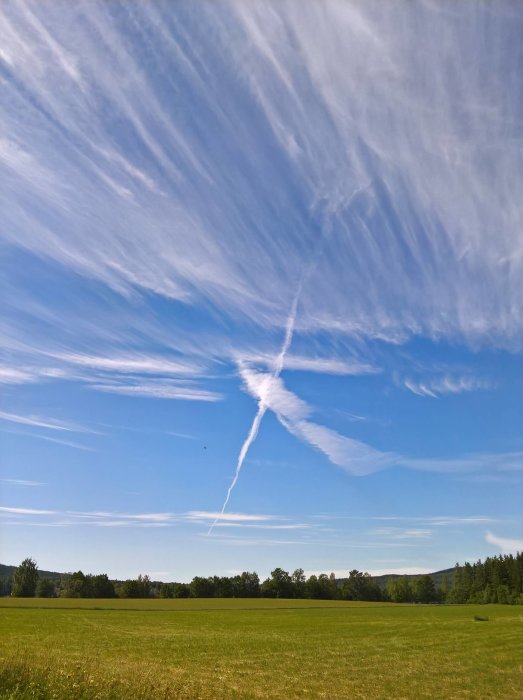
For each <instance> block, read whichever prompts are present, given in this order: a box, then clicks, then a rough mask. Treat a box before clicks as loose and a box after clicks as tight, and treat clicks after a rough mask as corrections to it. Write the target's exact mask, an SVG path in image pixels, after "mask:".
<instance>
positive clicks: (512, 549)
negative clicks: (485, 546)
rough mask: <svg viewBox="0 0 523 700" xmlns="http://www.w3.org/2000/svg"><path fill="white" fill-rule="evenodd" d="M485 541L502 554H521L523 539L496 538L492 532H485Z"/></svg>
mask: <svg viewBox="0 0 523 700" xmlns="http://www.w3.org/2000/svg"><path fill="white" fill-rule="evenodd" d="M485 540H486V541H487V542H488V543H489V544H491V545H493V546H494V547H497V549H500V550H501V551H502V552H503V554H516V552H523V539H522V540H518V539H511V538H507V537H498V536H497V535H494V533H492V532H487V533H486V535H485Z"/></svg>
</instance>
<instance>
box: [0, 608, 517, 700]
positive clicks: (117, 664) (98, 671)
mask: <svg viewBox="0 0 523 700" xmlns="http://www.w3.org/2000/svg"><path fill="white" fill-rule="evenodd" d="M475 615H477V616H481V617H483V618H484V617H488V618H489V619H488V621H476V620H475V619H474V616H475ZM522 623H523V609H522V608H521V607H519V606H500V605H487V606H473V605H466V606H465V605H464V606H433V605H427V606H422V605H394V604H390V603H389V604H383V603H381V604H380V603H351V602H340V601H318V600H315V601H311V600H269V599H261V600H259V599H189V600H92V599H90V600H78V599H57V600H54V599H15V598H3V599H0V697H1V698H2V699H9V700H29V698H31V700H40V699H41V700H51V699H53V700H66V699H67V700H68V699H69V698H78V699H82V700H94V699H98V700H124V699H125V700H131V699H134V698H141V699H143V700H153V699H154V700H158V699H159V700H161V699H164V700H168V699H170V698H172V699H174V698H183V699H186V700H198V699H201V700H212V699H215V698H216V699H218V698H224V699H225V698H253V699H254V698H274V699H278V700H280V699H282V698H300V699H301V698H327V699H328V700H335V699H336V698H347V699H348V698H350V699H351V700H358V699H361V700H373V699H378V698H380V699H383V700H391V699H400V698H405V699H409V700H410V699H412V700H421V699H422V698H427V699H429V698H430V699H431V700H435V699H437V698H439V699H441V700H452V699H453V698H470V699H474V700H488V699H489V698H499V699H500V700H512V699H516V698H523V670H522V660H523V655H522V652H523V624H522Z"/></svg>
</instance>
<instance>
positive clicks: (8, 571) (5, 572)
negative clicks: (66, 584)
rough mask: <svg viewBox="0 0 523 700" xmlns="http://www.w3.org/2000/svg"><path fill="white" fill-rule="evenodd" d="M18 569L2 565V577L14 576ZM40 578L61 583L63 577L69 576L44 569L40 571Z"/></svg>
mask: <svg viewBox="0 0 523 700" xmlns="http://www.w3.org/2000/svg"><path fill="white" fill-rule="evenodd" d="M16 568H17V567H16V566H9V565H8V564H0V577H2V578H3V577H10V576H12V575H13V573H14V571H15V569H16ZM38 576H39V577H40V578H48V579H50V580H51V581H59V580H60V579H61V578H62V577H63V576H67V574H61V573H59V572H58V571H42V569H38Z"/></svg>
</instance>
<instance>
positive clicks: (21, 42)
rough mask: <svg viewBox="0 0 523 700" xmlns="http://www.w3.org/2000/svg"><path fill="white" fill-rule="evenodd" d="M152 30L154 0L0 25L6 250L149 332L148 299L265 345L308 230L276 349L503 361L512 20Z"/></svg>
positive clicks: (182, 22) (508, 276) (397, 10)
mask: <svg viewBox="0 0 523 700" xmlns="http://www.w3.org/2000/svg"><path fill="white" fill-rule="evenodd" d="M176 19H177V21H176V22H174V21H173V15H172V8H169V7H168V6H163V5H162V4H159V3H142V4H140V5H136V6H133V7H129V6H125V5H122V6H118V7H117V8H116V7H112V6H111V7H110V6H108V5H107V3H105V2H101V1H96V2H89V3H79V4H75V5H74V6H72V5H70V4H69V3H63V2H59V3H56V4H54V5H53V6H52V7H48V6H46V7H45V9H44V7H43V6H42V4H41V3H39V2H35V1H29V2H24V3H9V4H7V5H4V6H3V7H2V11H1V15H0V22H1V30H2V37H3V41H2V54H1V58H0V60H1V61H2V66H3V69H4V70H5V72H6V74H7V80H6V82H5V84H4V89H5V100H4V101H3V107H2V113H1V115H0V116H1V119H2V124H3V133H4V134H9V136H8V137H7V136H5V135H4V136H3V138H2V140H1V141H0V162H1V167H2V176H3V177H2V179H3V182H4V183H5V187H4V188H3V197H4V198H5V200H4V203H3V205H2V212H3V218H4V225H3V227H2V228H3V232H4V236H5V238H6V239H7V241H8V243H9V245H11V246H13V247H15V248H17V249H19V250H25V251H27V252H29V253H30V254H33V255H36V256H40V257H42V258H45V259H47V260H49V261H50V262H52V263H53V264H58V265H59V266H61V267H62V268H64V269H67V270H69V271H71V272H73V273H75V274H79V275H81V276H83V277H84V278H85V280H86V281H93V282H95V283H96V284H101V285H102V286H105V287H106V288H107V289H108V290H111V292H112V293H114V294H115V295H116V298H119V299H120V300H121V301H120V302H116V304H117V305H118V304H120V305H121V308H125V304H126V303H134V302H135V301H136V299H137V298H141V300H142V303H143V311H144V314H145V315H146V316H149V317H150V318H152V317H153V314H152V313H151V308H150V305H149V300H150V299H151V298H154V297H161V298H163V299H167V300H171V301H172V302H173V303H178V302H179V303H182V304H186V305H188V306H190V307H199V308H201V307H202V305H203V306H205V307H206V308H213V309H214V310H215V311H217V312H218V313H219V314H220V315H221V316H222V317H225V318H227V319H229V320H231V321H232V322H234V323H236V322H237V323H241V322H242V319H243V320H248V321H249V322H250V323H252V324H253V325H254V328H258V329H263V330H265V331H266V330H271V329H279V328H282V327H283V326H284V325H285V321H286V318H287V312H288V308H289V306H290V303H291V301H292V298H293V295H294V291H295V289H296V285H297V283H298V281H299V279H300V277H301V275H302V273H303V271H304V269H305V268H306V267H307V266H308V265H309V264H310V258H311V255H313V254H314V252H315V251H316V244H317V232H318V230H319V229H322V230H328V231H329V237H328V242H327V245H326V246H325V249H324V250H322V251H321V254H318V255H317V260H316V263H315V266H314V269H313V270H312V271H311V274H310V276H309V279H308V280H307V281H306V284H304V287H303V290H302V293H301V297H300V313H299V315H298V317H297V319H296V331H297V333H298V334H301V335H302V336H304V337H305V336H306V335H307V334H316V333H323V334H325V336H326V337H331V338H339V337H340V336H348V337H352V338H371V339H372V338H382V339H386V340H389V341H392V342H402V341H403V340H405V339H407V338H409V337H412V336H419V335H423V336H427V337H430V338H448V339H453V340H454V339H457V340H460V341H463V342H466V343H487V344H493V345H497V346H503V347H508V346H514V345H518V344H520V342H521V331H522V326H523V318H522V312H521V308H520V305H518V304H514V303H513V300H514V299H516V298H518V296H522V294H521V292H522V291H523V290H522V287H521V285H522V282H521V280H522V279H523V274H522V269H521V267H522V264H523V249H522V244H521V235H520V222H521V218H522V212H521V205H520V199H521V198H520V197H519V196H518V195H519V191H518V183H519V180H520V178H519V177H518V175H519V174H520V173H521V169H522V161H521V158H522V156H521V153H520V151H519V150H518V149H517V148H512V147H510V146H509V144H511V143H512V142H516V140H517V138H518V136H519V125H520V122H519V120H518V112H517V104H518V103H517V95H518V94H519V92H518V90H519V76H518V73H517V71H515V70H513V66H514V65H517V51H518V43H519V42H518V38H519V37H517V34H516V29H515V28H516V27H517V26H518V24H519V21H520V20H521V8H520V7H519V5H518V4H514V3H506V2H501V3H498V4H497V8H496V13H495V14H494V11H493V9H492V8H491V7H490V6H489V5H488V4H485V3H479V2H470V3H462V4H460V5H459V7H456V8H454V9H453V12H452V13H449V12H448V11H447V10H446V9H445V8H444V7H442V6H439V5H438V4H435V3H431V2H420V3H418V4H417V5H416V6H415V7H412V6H411V5H410V4H406V5H402V6H400V7H397V6H394V7H392V6H391V7H385V8H384V7H383V3H381V2H377V1H374V2H373V1H369V0H365V2H363V1H361V2H353V3H336V2H329V3H318V4H314V3H313V4H307V6H306V7H304V6H303V3H301V2H298V1H297V0H289V1H286V2H281V3H280V4H279V6H278V12H277V13H275V12H272V11H270V10H269V9H268V6H267V5H266V4H265V3H262V2H250V3H209V4H207V5H205V6H204V7H200V8H198V13H195V12H194V11H193V9H191V7H190V5H189V6H186V7H185V6H184V7H179V8H177V17H176ZM137 28H139V29H137ZM136 32H138V34H137V35H136ZM135 35H136V36H135ZM188 35H190V41H188V40H187V36H188ZM131 36H135V41H134V42H133V43H132V45H131V42H130V37H131ZM449 65H451V66H453V69H452V70H449V69H448V66H449ZM144 66H155V67H156V68H155V69H154V70H152V69H151V70H147V69H144ZM122 75H125V76H126V80H125V81H122V80H121V76H122ZM218 75H219V76H220V80H219V81H218V80H216V79H215V77H216V76H218ZM499 75H503V81H500V80H498V76H499ZM180 94H184V95H185V99H184V101H180V100H179V95H180ZM173 104H175V105H177V108H176V109H174V110H173V109H172V108H171V105H173ZM22 117H23V118H22ZM211 135H213V136H211ZM224 164H226V167H224ZM275 221H278V230H277V231H276V230H275ZM280 230H284V231H285V235H284V236H283V235H279V231H280ZM493 232H495V235H493ZM86 283H87V282H86ZM170 335H171V341H172V342H173V343H174V344H181V345H183V342H184V341H183V338H182V337H183V335H184V333H178V334H174V333H171V334H170ZM177 336H178V337H177ZM298 364H299V363H298ZM301 364H302V366H303V364H304V363H303V362H302V363H301ZM306 364H307V362H305V365H306ZM311 366H312V365H311ZM332 367H333V365H331V370H332ZM120 369H121V367H120ZM339 371H345V370H343V369H342V368H341V366H340V367H339Z"/></svg>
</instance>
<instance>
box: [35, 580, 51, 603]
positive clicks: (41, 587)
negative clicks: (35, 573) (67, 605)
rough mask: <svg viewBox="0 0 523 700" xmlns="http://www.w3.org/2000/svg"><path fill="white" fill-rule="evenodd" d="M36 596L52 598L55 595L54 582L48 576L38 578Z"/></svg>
mask: <svg viewBox="0 0 523 700" xmlns="http://www.w3.org/2000/svg"><path fill="white" fill-rule="evenodd" d="M36 597H37V598H54V597H55V589H54V583H53V582H52V581H50V580H49V579H48V578H40V579H38V583H37V584H36Z"/></svg>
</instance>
